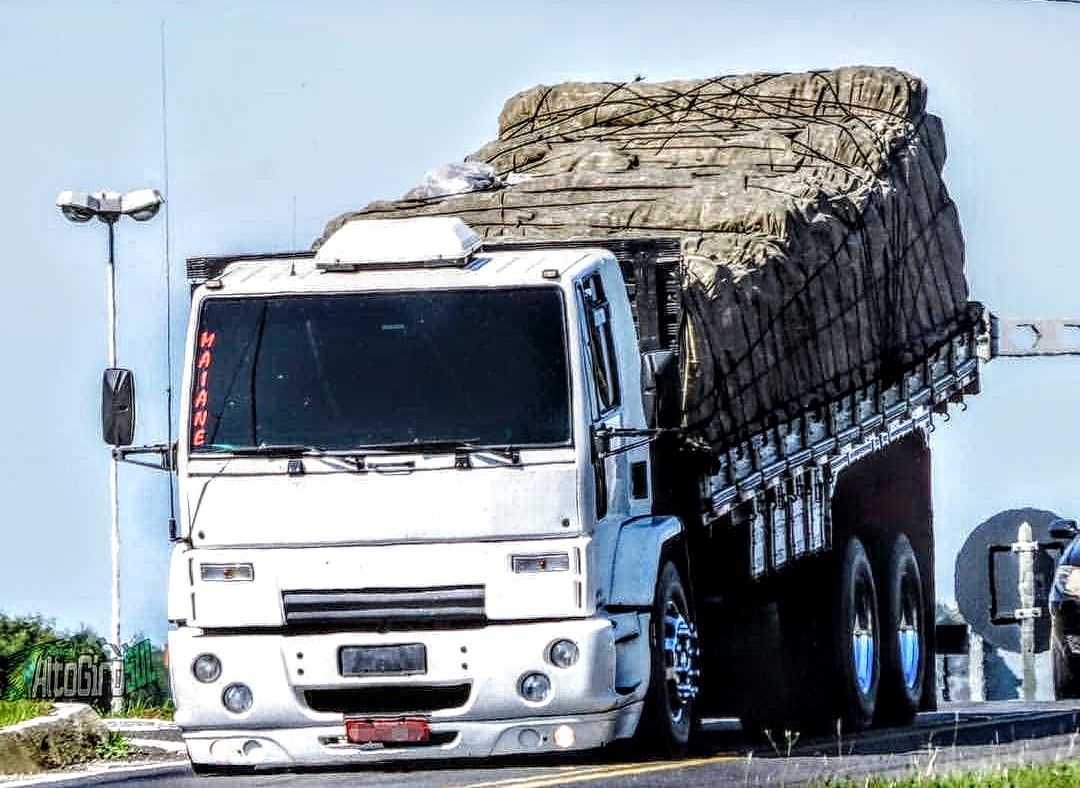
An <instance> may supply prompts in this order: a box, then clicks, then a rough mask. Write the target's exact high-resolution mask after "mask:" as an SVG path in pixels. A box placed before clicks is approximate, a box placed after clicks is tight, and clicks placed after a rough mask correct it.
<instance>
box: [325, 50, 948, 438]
mask: <svg viewBox="0 0 1080 788" xmlns="http://www.w3.org/2000/svg"><path fill="white" fill-rule="evenodd" d="M925 105H926V89H925V87H924V85H923V83H922V82H920V81H919V80H917V79H915V78H913V77H911V76H909V75H907V74H904V73H902V72H899V71H896V70H894V69H891V68H871V67H852V68H842V69H837V70H835V71H821V72H811V73H803V74H749V75H743V76H726V77H717V78H712V79H703V80H689V81H678V82H663V83H648V82H641V81H639V82H632V83H626V84H619V83H565V84H560V85H555V86H540V87H535V88H532V89H530V90H527V91H525V92H523V93H520V94H518V95H516V96H514V97H513V98H511V99H510V100H509V101H508V102H507V103H506V105H505V107H504V108H503V111H502V113H501V115H500V117H499V136H498V139H496V140H494V141H492V142H490V143H488V144H486V145H484V146H483V147H482V148H481V149H480V150H478V151H477V152H475V153H473V154H472V155H471V156H469V157H468V159H467V160H468V161H470V162H476V163H477V164H482V163H487V164H489V165H490V167H491V169H492V171H493V172H492V177H491V178H490V179H487V178H484V179H480V180H479V181H477V182H480V183H482V184H484V186H481V188H480V190H477V191H469V192H464V193H461V194H457V195H451V196H442V195H440V196H436V197H425V198H420V199H416V198H413V199H402V200H397V201H388V202H375V203H372V204H370V205H368V206H366V207H365V208H363V209H361V210H359V211H355V212H350V213H347V214H344V215H342V216H339V217H337V218H335V219H333V220H332V221H330V222H329V224H328V225H327V227H326V230H325V233H324V235H323V236H322V238H321V239H319V240H318V241H316V246H318V244H319V243H321V241H322V240H323V239H325V238H326V237H328V236H329V234H331V233H332V232H333V231H334V230H336V229H337V228H338V227H340V226H341V225H342V224H343V223H345V222H346V221H349V220H351V219H361V218H394V217H409V216H430V215H456V216H460V217H461V218H462V219H464V220H465V222H467V223H468V224H469V225H470V226H472V227H473V228H474V229H476V230H477V231H478V232H479V233H481V234H482V235H484V236H486V237H488V238H492V239H497V238H502V239H509V238H522V237H524V238H580V237H596V238H604V237H608V236H643V235H659V236H671V235H677V236H679V237H680V238H681V239H682V246H683V251H684V257H685V261H686V267H685V270H684V272H683V298H684V306H685V310H686V311H685V322H684V325H683V330H682V339H681V350H682V364H683V375H684V394H683V397H684V402H683V405H684V407H683V410H684V421H685V423H686V425H687V426H690V427H694V428H697V429H700V430H701V431H703V432H704V434H705V435H706V436H707V437H708V438H709V439H710V440H712V441H713V442H718V443H730V442H732V441H735V440H741V439H744V438H745V437H746V436H747V435H749V434H751V433H752V432H755V431H757V430H759V429H761V428H762V427H763V426H767V425H769V424H772V423H775V422H776V421H777V420H783V419H786V418H790V417H791V416H792V415H794V414H796V413H797V412H799V411H800V410H801V409H804V408H807V407H813V406H816V405H819V404H821V403H823V402H825V401H827V400H830V399H832V398H834V397H836V396H838V395H840V394H842V393H844V392H847V391H850V390H852V389H853V388H855V387H858V386H862V385H865V384H867V383H868V382H870V381H872V380H873V379H874V378H875V377H878V376H886V377H887V376H894V375H896V374H898V372H899V370H901V369H903V368H904V367H905V366H907V365H910V364H912V363H915V362H916V361H918V360H919V359H920V358H921V357H922V356H923V355H924V354H925V353H926V352H927V351H928V350H929V349H931V348H933V347H934V346H935V345H936V344H940V343H941V342H942V341H943V340H944V339H945V338H946V337H947V336H948V335H949V334H951V333H952V332H953V331H955V330H956V326H957V323H958V321H961V320H963V319H965V316H966V315H967V314H968V312H967V310H966V308H965V307H966V302H967V288H966V283H965V280H964V273H963V241H962V238H961V234H960V227H959V222H958V219H957V214H956V210H955V207H954V205H953V203H952V201H951V200H950V199H949V196H948V193H947V191H946V189H945V185H944V183H943V181H942V179H941V169H942V165H943V164H944V160H945V141H944V134H943V130H942V125H941V122H940V120H939V119H938V118H937V117H935V116H933V115H930V114H927V113H926V110H925Z"/></svg>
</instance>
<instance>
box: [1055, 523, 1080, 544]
mask: <svg viewBox="0 0 1080 788" xmlns="http://www.w3.org/2000/svg"><path fill="white" fill-rule="evenodd" d="M1076 535H1077V527H1076V520H1054V522H1052V523H1050V536H1052V537H1054V538H1055V539H1074V538H1075V537H1076Z"/></svg>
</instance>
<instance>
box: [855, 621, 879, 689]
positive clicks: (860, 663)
mask: <svg viewBox="0 0 1080 788" xmlns="http://www.w3.org/2000/svg"><path fill="white" fill-rule="evenodd" d="M851 653H852V657H853V658H854V660H855V681H856V682H857V683H858V685H859V692H861V693H862V694H863V695H865V694H866V693H868V692H869V691H870V687H871V685H872V684H873V683H874V634H873V632H871V631H870V630H868V629H856V630H855V633H854V634H853V635H852V638H851Z"/></svg>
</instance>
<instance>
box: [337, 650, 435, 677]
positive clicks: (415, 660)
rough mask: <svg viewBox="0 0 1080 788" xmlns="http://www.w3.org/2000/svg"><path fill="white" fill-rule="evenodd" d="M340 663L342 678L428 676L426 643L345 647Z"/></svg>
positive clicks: (340, 656)
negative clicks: (425, 674) (413, 674)
mask: <svg viewBox="0 0 1080 788" xmlns="http://www.w3.org/2000/svg"><path fill="white" fill-rule="evenodd" d="M339 660H340V663H341V664H340V667H341V675H342V676H371V675H380V676H385V675H398V676H401V675H407V674H410V673H426V672H427V649H426V648H425V647H424V644H423V643H406V644H404V645H400V646H343V647H342V649H341V653H340V655H339Z"/></svg>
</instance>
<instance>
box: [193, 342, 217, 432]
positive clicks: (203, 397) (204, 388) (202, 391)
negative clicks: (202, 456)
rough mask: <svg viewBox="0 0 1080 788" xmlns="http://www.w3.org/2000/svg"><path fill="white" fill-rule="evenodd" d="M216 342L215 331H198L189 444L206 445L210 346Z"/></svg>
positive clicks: (211, 360) (212, 359)
mask: <svg viewBox="0 0 1080 788" xmlns="http://www.w3.org/2000/svg"><path fill="white" fill-rule="evenodd" d="M216 342H217V333H216V332H214V331H201V332H199V342H198V348H197V350H198V351H200V352H199V353H198V355H197V356H196V358H195V393H194V395H193V396H192V399H191V445H192V447H195V446H205V445H206V422H207V420H208V418H209V412H208V411H207V405H208V403H209V402H210V390H209V387H208V384H209V382H210V367H211V366H212V365H213V363H214V356H213V354H212V353H211V352H210V348H212V347H213V346H214V344H215V343H216Z"/></svg>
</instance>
